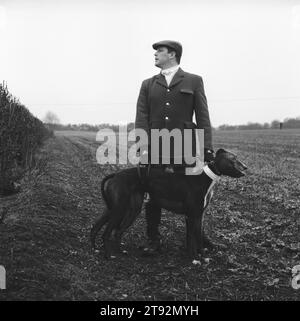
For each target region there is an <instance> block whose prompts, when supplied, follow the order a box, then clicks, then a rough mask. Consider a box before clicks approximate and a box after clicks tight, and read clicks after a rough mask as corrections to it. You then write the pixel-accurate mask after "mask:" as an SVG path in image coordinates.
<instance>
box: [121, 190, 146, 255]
mask: <svg viewBox="0 0 300 321" xmlns="http://www.w3.org/2000/svg"><path fill="white" fill-rule="evenodd" d="M143 199H144V194H143V193H140V192H138V193H134V194H133V195H131V198H130V206H129V209H128V210H127V211H126V214H125V217H124V219H123V220H122V222H121V224H120V226H119V229H118V231H117V233H116V239H117V241H118V243H119V245H120V243H121V238H122V235H123V233H124V232H125V231H126V230H127V229H128V228H129V227H130V226H131V225H132V224H133V223H134V221H135V220H136V218H137V216H138V215H139V214H140V213H141V210H142V206H143ZM119 248H120V247H119ZM123 253H127V252H126V251H123Z"/></svg>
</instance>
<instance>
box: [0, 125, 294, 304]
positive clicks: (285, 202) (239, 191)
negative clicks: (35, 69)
mask: <svg viewBox="0 0 300 321" xmlns="http://www.w3.org/2000/svg"><path fill="white" fill-rule="evenodd" d="M95 135H96V133H86V132H72V131H68V132H56V137H55V138H51V139H49V140H48V141H47V143H46V144H45V146H44V148H43V149H42V150H41V153H40V157H41V158H43V159H47V166H46V167H45V168H44V169H43V170H40V171H39V170H38V169H36V171H34V172H32V173H31V174H28V175H27V176H26V177H25V178H24V180H23V182H22V191H21V193H19V194H17V195H14V196H10V197H6V198H2V199H0V201H1V203H0V214H1V212H2V213H5V218H4V222H3V223H2V224H0V265H3V266H5V268H6V271H7V290H6V291H5V292H0V300H38V299H39V300H153V301H155V300H188V301H193V300H299V298H300V289H299V290H296V289H293V288H292V286H291V280H292V273H291V269H292V268H293V266H295V265H297V264H300V211H299V208H300V157H299V156H300V130H281V131H280V130H259V131H216V132H214V147H215V150H217V149H218V148H221V147H222V148H225V149H229V150H231V151H233V152H235V153H236V154H237V155H238V157H239V159H241V160H242V161H243V162H244V163H246V164H247V166H248V170H247V175H246V176H245V177H243V178H241V179H230V178H225V177H223V178H222V179H221V181H220V183H219V184H218V185H217V186H216V190H215V196H214V199H213V200H212V203H211V204H210V209H209V211H208V214H207V216H206V218H205V229H206V231H207V234H208V235H209V236H210V238H211V239H212V240H214V241H216V242H218V243H222V244H223V245H225V246H226V250H222V251H214V252H211V253H209V254H208V256H209V258H210V261H209V263H208V264H203V265H202V266H193V265H192V264H191V262H189V260H188V259H187V256H186V251H185V247H184V246H185V245H184V240H185V225H184V219H183V217H182V216H179V215H174V214H172V213H170V212H164V215H163V219H162V224H161V233H162V236H163V251H162V253H161V254H159V255H158V256H156V257H154V258H145V257H142V256H141V255H140V253H139V252H138V250H137V248H138V246H139V245H140V244H141V243H143V242H145V240H146V239H145V220H144V211H142V213H141V215H140V216H139V218H138V219H137V221H136V222H135V223H134V225H133V226H132V227H131V228H130V229H129V230H128V232H127V233H126V234H125V235H124V238H123V242H124V247H125V248H126V250H127V251H128V254H127V255H124V256H120V257H119V258H117V259H115V260H105V259H104V258H103V251H100V253H99V254H95V253H92V252H91V249H90V244H89V231H90V226H91V224H93V223H94V221H95V220H96V218H97V217H98V216H99V215H101V213H102V212H103V207H104V203H103V201H102V199H101V193H100V183H101V180H102V178H103V177H104V176H105V175H107V174H108V173H112V172H114V171H116V170H119V169H120V168H119V166H118V165H99V164H97V163H96V157H95V155H96V150H97V148H98V146H99V145H100V144H99V142H96V141H95ZM98 241H99V242H100V240H98Z"/></svg>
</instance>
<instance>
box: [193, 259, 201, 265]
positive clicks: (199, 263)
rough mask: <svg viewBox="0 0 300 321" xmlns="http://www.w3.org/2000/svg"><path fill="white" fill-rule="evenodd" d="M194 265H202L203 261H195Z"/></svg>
mask: <svg viewBox="0 0 300 321" xmlns="http://www.w3.org/2000/svg"><path fill="white" fill-rule="evenodd" d="M192 263H193V264H194V265H201V261H200V260H193V262H192Z"/></svg>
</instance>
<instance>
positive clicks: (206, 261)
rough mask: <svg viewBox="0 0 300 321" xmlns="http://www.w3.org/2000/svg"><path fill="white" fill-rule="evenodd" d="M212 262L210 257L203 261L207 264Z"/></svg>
mask: <svg viewBox="0 0 300 321" xmlns="http://www.w3.org/2000/svg"><path fill="white" fill-rule="evenodd" d="M210 260H211V259H210V258H209V257H206V258H204V259H203V261H204V263H205V264H209V263H210Z"/></svg>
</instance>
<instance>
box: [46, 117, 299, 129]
mask: <svg viewBox="0 0 300 321" xmlns="http://www.w3.org/2000/svg"><path fill="white" fill-rule="evenodd" d="M44 123H45V124H46V126H47V128H49V129H50V130H74V131H92V132H97V131H99V130H100V129H104V128H109V129H112V130H113V131H115V132H118V131H119V128H120V127H122V126H124V125H118V124H109V123H102V124H99V125H90V124H67V125H63V124H60V121H59V119H58V117H57V116H56V115H55V114H54V113H52V112H48V113H47V114H46V116H45V118H44ZM125 126H127V131H131V130H132V129H134V123H133V122H131V123H128V124H126V125H125ZM269 128H272V129H279V128H280V129H282V128H284V129H291V128H300V117H296V118H286V119H284V121H283V122H280V121H279V120H273V121H272V122H271V123H263V124H261V123H251V122H249V123H247V124H246V125H227V124H224V125H220V126H219V127H217V128H214V129H217V130H243V129H269Z"/></svg>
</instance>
